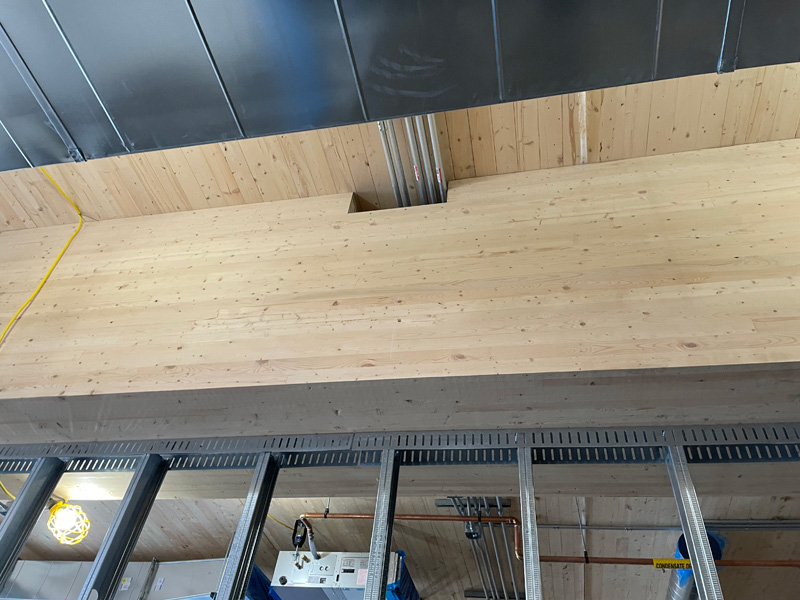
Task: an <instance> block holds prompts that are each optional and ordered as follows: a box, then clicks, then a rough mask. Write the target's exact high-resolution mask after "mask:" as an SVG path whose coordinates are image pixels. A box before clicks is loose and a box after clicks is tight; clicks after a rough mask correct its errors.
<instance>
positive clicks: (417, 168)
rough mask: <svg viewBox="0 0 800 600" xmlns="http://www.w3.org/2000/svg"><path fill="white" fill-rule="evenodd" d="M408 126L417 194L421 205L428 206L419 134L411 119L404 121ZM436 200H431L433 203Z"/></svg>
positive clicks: (407, 131)
mask: <svg viewBox="0 0 800 600" xmlns="http://www.w3.org/2000/svg"><path fill="white" fill-rule="evenodd" d="M403 124H404V125H405V126H406V137H408V149H409V150H410V151H411V162H412V163H413V164H412V165H411V166H412V168H413V169H414V180H415V181H416V182H417V193H418V194H419V201H420V203H421V204H428V194H427V192H426V191H425V184H424V183H423V182H422V165H421V164H420V160H419V150H418V149H417V133H416V131H415V130H414V122H413V121H412V120H411V117H406V118H404V119H403ZM434 201H435V200H433V199H431V202H434Z"/></svg>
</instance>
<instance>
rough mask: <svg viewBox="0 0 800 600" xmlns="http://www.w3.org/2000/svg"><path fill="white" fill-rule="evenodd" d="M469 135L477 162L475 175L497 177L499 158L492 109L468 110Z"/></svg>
mask: <svg viewBox="0 0 800 600" xmlns="http://www.w3.org/2000/svg"><path fill="white" fill-rule="evenodd" d="M467 116H468V118H469V133H470V139H471V143H472V156H473V158H474V160H475V175H477V176H478V177H481V176H484V175H495V174H496V173H497V157H496V155H495V147H494V127H493V125H492V109H491V107H488V106H481V107H479V108H468V109H467Z"/></svg>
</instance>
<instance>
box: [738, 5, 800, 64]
mask: <svg viewBox="0 0 800 600" xmlns="http://www.w3.org/2000/svg"><path fill="white" fill-rule="evenodd" d="M738 57H739V59H738V63H737V68H739V69H746V68H748V67H760V66H762V65H771V64H777V63H786V62H796V61H800V4H799V3H798V2H796V1H792V0H757V1H752V2H747V4H746V6H745V9H744V19H743V22H742V32H741V37H740V38H739V52H738Z"/></svg>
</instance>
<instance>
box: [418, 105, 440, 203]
mask: <svg viewBox="0 0 800 600" xmlns="http://www.w3.org/2000/svg"><path fill="white" fill-rule="evenodd" d="M414 125H416V127H417V137H419V149H420V152H421V153H422V166H423V167H424V168H425V185H426V186H427V187H428V195H429V196H430V197H431V202H435V201H436V188H435V187H434V185H433V167H431V152H430V150H428V137H427V134H426V133H425V122H424V121H423V120H422V117H420V116H419V115H417V116H416V117H414Z"/></svg>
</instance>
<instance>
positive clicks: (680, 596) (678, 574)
mask: <svg viewBox="0 0 800 600" xmlns="http://www.w3.org/2000/svg"><path fill="white" fill-rule="evenodd" d="M707 537H708V544H709V546H710V548H711V554H712V556H713V557H714V559H715V560H719V559H721V558H722V552H723V550H724V549H725V539H724V538H722V537H721V536H719V535H717V534H715V533H708V534H707ZM675 558H678V559H680V558H683V559H686V558H689V548H688V546H687V545H686V537H685V536H683V535H681V537H680V538H678V543H677V544H676V546H675ZM697 588H698V586H697V585H696V584H695V581H694V572H693V571H692V570H691V569H674V570H673V571H672V573H670V576H669V586H668V587H667V600H697V599H698V598H699V595H700V594H699V592H698V589H697Z"/></svg>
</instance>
